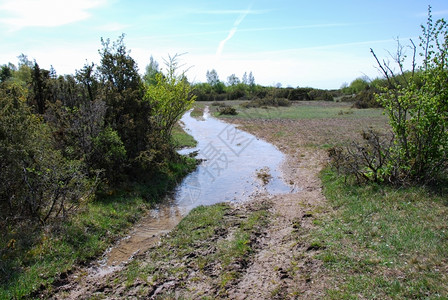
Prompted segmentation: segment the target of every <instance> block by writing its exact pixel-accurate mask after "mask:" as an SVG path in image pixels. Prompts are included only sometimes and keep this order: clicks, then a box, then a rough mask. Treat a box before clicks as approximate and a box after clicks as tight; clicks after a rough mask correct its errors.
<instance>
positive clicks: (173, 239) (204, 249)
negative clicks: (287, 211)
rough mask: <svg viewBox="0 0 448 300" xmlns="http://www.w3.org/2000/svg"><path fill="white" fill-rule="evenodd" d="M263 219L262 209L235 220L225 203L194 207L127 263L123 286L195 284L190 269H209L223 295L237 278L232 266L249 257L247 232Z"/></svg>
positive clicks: (266, 217) (250, 241) (249, 235)
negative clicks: (140, 255)
mask: <svg viewBox="0 0 448 300" xmlns="http://www.w3.org/2000/svg"><path fill="white" fill-rule="evenodd" d="M268 220H269V213H268V206H266V204H264V205H260V207H259V208H258V209H255V210H254V211H253V212H251V213H249V214H247V215H239V213H238V212H235V210H234V209H232V208H231V207H230V206H229V205H228V204H225V203H220V204H215V205H211V206H199V207H196V208H194V209H193V210H192V211H191V212H190V213H189V214H188V215H187V216H186V217H185V218H184V219H182V221H181V222H180V223H179V224H178V225H177V227H176V228H175V229H174V230H173V231H172V232H170V234H169V235H168V236H167V237H166V238H164V239H163V240H162V243H161V244H160V246H158V247H156V248H154V249H151V250H150V251H149V252H148V255H147V257H146V258H145V259H144V261H139V260H136V261H134V262H132V263H131V265H130V267H129V268H127V271H126V274H125V275H124V276H125V278H126V279H125V281H126V283H127V286H129V287H132V286H133V285H134V282H135V281H136V280H137V281H139V282H141V281H144V282H146V283H147V284H148V285H157V284H158V283H159V284H160V283H163V282H164V281H166V280H173V279H176V280H178V281H179V282H183V283H184V284H186V285H188V283H187V282H186V280H193V281H194V280H195V279H194V278H189V277H188V275H189V273H190V272H192V270H195V271H197V272H200V273H202V274H206V273H207V272H208V271H207V270H210V269H214V270H219V273H218V274H216V273H215V275H214V276H213V277H214V279H210V280H212V281H213V282H214V283H213V284H214V286H216V288H217V289H219V290H222V293H225V287H226V286H227V285H228V284H229V283H230V282H232V281H233V280H235V279H236V278H238V277H239V276H240V274H239V272H238V270H237V269H235V264H238V263H241V264H244V265H246V264H247V263H246V261H247V260H249V259H250V255H251V254H252V253H254V249H253V247H254V245H253V240H254V237H255V236H254V235H253V233H254V232H257V231H259V230H260V228H263V227H264V226H266V225H267V224H268ZM120 280H121V279H120ZM145 288H146V286H145V285H144V286H142V287H141V289H145Z"/></svg>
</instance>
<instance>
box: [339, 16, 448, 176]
mask: <svg viewBox="0 0 448 300" xmlns="http://www.w3.org/2000/svg"><path fill="white" fill-rule="evenodd" d="M422 29H423V33H422V36H421V37H420V41H421V42H420V44H419V47H420V48H421V49H420V50H421V53H422V54H421V55H422V56H423V65H422V66H420V67H419V68H417V67H416V60H415V55H416V52H417V47H416V46H415V44H414V43H413V42H412V41H411V42H412V45H413V47H412V48H413V50H414V56H413V60H412V62H411V66H412V71H410V72H406V71H404V66H403V63H404V61H405V55H404V54H403V47H402V46H401V45H400V44H399V43H398V48H397V53H396V56H395V62H396V63H397V64H398V68H399V70H401V74H399V75H396V74H394V73H393V71H392V67H390V66H389V65H388V64H387V63H385V62H380V60H379V59H378V58H377V56H376V55H375V53H374V51H373V50H371V52H372V54H373V56H374V58H375V59H376V61H377V63H378V66H379V68H380V69H381V70H382V72H383V73H384V76H385V78H386V81H387V86H386V87H384V88H383V89H381V93H380V94H378V95H377V97H376V99H377V101H378V102H379V103H380V104H381V105H382V106H383V107H384V108H385V113H386V114H387V115H388V117H389V124H390V125H391V128H392V132H393V142H392V143H391V144H387V145H385V144H383V143H379V142H378V143H377V144H376V146H375V147H374V149H373V150H372V151H368V150H366V149H369V148H368V147H367V148H366V147H364V146H357V145H355V146H354V147H352V148H351V149H347V151H342V152H341V151H334V153H331V154H332V157H333V161H334V162H336V161H341V159H339V158H338V157H340V155H336V154H337V153H342V155H346V156H347V157H346V158H345V159H343V160H342V161H343V163H342V164H340V165H342V166H343V165H346V164H347V163H348V162H350V161H352V162H351V163H349V165H350V166H351V167H350V168H346V170H345V171H346V172H347V173H349V174H354V175H355V176H356V177H357V178H359V177H363V178H364V179H366V180H373V181H377V182H379V181H390V182H393V183H396V184H408V183H415V182H417V183H430V182H437V181H439V180H440V179H446V178H447V175H448V163H447V161H448V101H447V99H448V85H447V82H448V63H447V57H448V24H447V23H446V21H445V20H443V19H441V20H438V21H436V22H435V23H434V22H433V21H432V17H431V9H430V8H429V14H428V21H427V24H426V26H422ZM366 151H367V152H366ZM344 153H345V154H344ZM356 153H358V154H356ZM375 153H376V154H375ZM385 153H387V155H385ZM371 154H372V155H373V156H372V155H371ZM336 158H337V159H336ZM378 163H379V165H378ZM337 164H339V163H337ZM369 174H372V175H369Z"/></svg>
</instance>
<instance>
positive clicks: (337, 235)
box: [313, 169, 448, 299]
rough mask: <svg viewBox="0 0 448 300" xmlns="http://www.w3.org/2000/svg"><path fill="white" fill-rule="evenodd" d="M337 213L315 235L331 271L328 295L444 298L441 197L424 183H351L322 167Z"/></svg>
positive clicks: (445, 222) (447, 291) (446, 219)
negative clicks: (423, 185) (389, 185)
mask: <svg viewBox="0 0 448 300" xmlns="http://www.w3.org/2000/svg"><path fill="white" fill-rule="evenodd" d="M322 180H323V184H324V192H325V195H326V197H327V199H328V200H329V202H330V205H331V206H332V207H333V209H334V213H332V214H330V215H327V216H325V217H324V218H323V219H322V220H321V221H322V222H321V223H320V225H318V226H317V227H318V229H317V230H316V231H315V232H314V233H313V238H314V240H316V241H320V243H321V244H322V245H321V246H323V247H325V248H324V250H323V251H322V252H321V254H319V257H318V258H319V259H320V260H322V261H323V262H324V266H325V268H326V271H327V272H328V273H327V274H326V275H328V278H329V279H328V280H329V282H330V283H329V286H336V287H337V288H330V289H328V290H327V296H328V298H330V299H356V298H359V297H361V298H369V299H374V298H377V299H385V298H407V299H409V298H412V299H416V298H428V299H431V298H438V297H444V298H446V297H448V278H447V275H448V274H447V270H448V261H447V253H448V207H447V204H448V203H447V200H446V195H443V196H440V195H434V194H431V193H430V192H428V191H427V190H426V189H424V188H420V187H409V188H401V189H395V188H393V187H388V186H376V185H367V186H352V185H347V184H344V179H343V178H341V176H338V175H337V174H335V173H334V172H333V171H332V170H329V169H326V170H324V171H323V172H322Z"/></svg>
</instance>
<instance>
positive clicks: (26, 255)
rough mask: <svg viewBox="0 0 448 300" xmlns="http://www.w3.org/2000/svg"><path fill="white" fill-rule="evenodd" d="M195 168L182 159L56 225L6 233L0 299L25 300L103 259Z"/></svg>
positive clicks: (0, 245) (29, 226) (1, 246)
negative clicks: (154, 177)
mask: <svg viewBox="0 0 448 300" xmlns="http://www.w3.org/2000/svg"><path fill="white" fill-rule="evenodd" d="M195 165H196V162H195V160H193V159H189V158H184V159H181V160H180V161H179V162H177V163H172V164H171V165H170V166H169V167H168V168H167V170H165V172H164V173H161V174H159V175H160V176H157V177H158V180H157V182H154V183H153V184H150V185H147V186H141V185H136V186H133V187H129V188H127V190H126V191H124V190H123V191H120V192H115V193H113V194H110V195H100V196H98V197H97V199H95V200H94V201H93V202H91V203H88V204H87V205H86V206H85V207H83V208H82V210H80V211H79V212H78V213H76V214H75V215H73V216H72V217H70V218H67V219H65V220H63V221H61V222H60V223H59V224H58V225H57V226H56V225H53V226H47V227H45V228H42V227H40V226H36V224H24V225H23V226H22V227H21V228H17V227H15V228H7V229H6V230H5V232H3V234H2V236H0V250H1V252H0V253H1V261H0V274H1V275H2V277H1V278H0V299H12V298H14V299H17V298H23V297H27V296H29V295H31V294H32V293H33V292H35V291H37V290H39V289H44V288H47V287H49V286H50V285H51V284H52V283H53V282H54V281H55V280H56V279H57V278H59V276H60V275H61V274H63V273H66V272H69V271H70V270H71V269H72V268H73V267H74V266H75V265H79V264H83V263H85V262H87V261H89V260H91V259H92V258H94V257H96V256H98V255H100V254H102V253H103V252H104V250H105V249H106V248H107V247H108V246H110V244H111V243H112V242H113V241H115V240H116V239H117V238H119V237H120V236H122V235H123V234H124V233H125V232H126V230H127V229H128V228H129V227H130V226H131V225H132V224H134V223H135V222H136V221H137V220H138V219H139V218H140V217H141V216H142V215H143V214H144V213H145V212H146V211H147V210H148V208H149V207H150V206H151V204H152V203H154V202H157V201H159V199H161V195H163V194H164V193H166V191H167V190H170V189H172V188H173V187H174V186H175V184H176V182H177V181H178V180H179V179H180V178H181V177H183V176H185V175H186V174H188V173H189V172H190V171H191V170H193V169H194V168H195Z"/></svg>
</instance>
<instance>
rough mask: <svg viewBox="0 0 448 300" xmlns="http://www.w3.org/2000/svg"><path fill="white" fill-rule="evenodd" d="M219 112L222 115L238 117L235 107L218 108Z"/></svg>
mask: <svg viewBox="0 0 448 300" xmlns="http://www.w3.org/2000/svg"><path fill="white" fill-rule="evenodd" d="M218 112H219V114H220V115H237V114H238V112H237V111H236V109H235V107H231V106H225V107H220V108H218Z"/></svg>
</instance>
